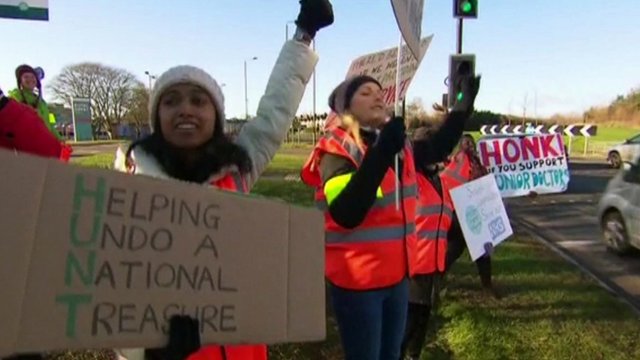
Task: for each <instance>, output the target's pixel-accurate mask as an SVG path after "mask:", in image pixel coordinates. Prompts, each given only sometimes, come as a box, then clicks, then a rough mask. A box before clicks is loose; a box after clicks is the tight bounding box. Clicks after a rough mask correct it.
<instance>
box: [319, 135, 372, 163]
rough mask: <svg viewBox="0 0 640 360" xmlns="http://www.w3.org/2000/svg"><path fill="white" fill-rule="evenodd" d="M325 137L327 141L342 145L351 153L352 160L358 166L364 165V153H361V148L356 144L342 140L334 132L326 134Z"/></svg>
mask: <svg viewBox="0 0 640 360" xmlns="http://www.w3.org/2000/svg"><path fill="white" fill-rule="evenodd" d="M325 137H326V138H327V139H331V140H335V141H336V142H338V144H340V145H342V146H343V147H344V148H345V149H346V150H347V152H348V153H349V156H351V159H353V161H354V162H355V163H356V164H357V165H358V166H359V165H360V164H362V159H363V158H364V154H363V153H362V151H360V148H359V147H358V145H356V144H355V143H354V142H352V141H349V140H348V139H346V138H345V139H341V138H340V135H338V134H337V133H335V132H333V131H332V132H328V133H327V134H325Z"/></svg>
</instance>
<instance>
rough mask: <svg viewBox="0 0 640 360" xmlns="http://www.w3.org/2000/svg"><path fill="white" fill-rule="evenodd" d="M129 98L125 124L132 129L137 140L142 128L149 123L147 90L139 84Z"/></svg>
mask: <svg viewBox="0 0 640 360" xmlns="http://www.w3.org/2000/svg"><path fill="white" fill-rule="evenodd" d="M131 96H132V97H131V103H130V106H129V111H128V112H127V114H126V116H125V122H127V123H128V124H129V125H131V127H133V129H134V130H135V131H136V138H137V137H140V133H141V130H142V128H143V127H145V126H146V125H147V124H148V123H149V106H148V105H149V89H148V88H147V87H145V86H144V85H143V84H139V85H138V86H136V87H134V88H133V90H132V92H131Z"/></svg>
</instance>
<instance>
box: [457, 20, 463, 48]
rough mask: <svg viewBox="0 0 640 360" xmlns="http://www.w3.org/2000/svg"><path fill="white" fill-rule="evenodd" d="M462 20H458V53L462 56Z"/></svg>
mask: <svg viewBox="0 0 640 360" xmlns="http://www.w3.org/2000/svg"><path fill="white" fill-rule="evenodd" d="M463 21H464V20H463V19H462V18H458V43H457V46H456V51H457V53H458V54H462V23H463Z"/></svg>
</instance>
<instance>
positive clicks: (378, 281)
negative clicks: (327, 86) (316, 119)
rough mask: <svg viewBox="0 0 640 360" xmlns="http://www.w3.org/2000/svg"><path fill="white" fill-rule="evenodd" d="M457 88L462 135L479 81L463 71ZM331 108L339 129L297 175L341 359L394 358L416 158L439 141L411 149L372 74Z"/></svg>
mask: <svg viewBox="0 0 640 360" xmlns="http://www.w3.org/2000/svg"><path fill="white" fill-rule="evenodd" d="M463 85H464V86H465V88H466V89H467V90H469V89H470V90H473V91H470V92H469V93H471V92H473V96H469V97H467V98H465V100H464V101H463V102H460V103H459V104H457V105H456V106H454V109H453V111H452V112H451V114H450V115H449V119H448V120H447V121H448V123H449V124H457V126H452V128H458V127H459V128H460V130H459V131H460V133H461V132H462V124H463V123H464V120H465V119H466V118H467V117H468V116H469V114H470V109H471V108H472V107H473V101H474V99H475V94H476V93H477V87H478V86H479V81H477V79H476V78H474V77H468V78H466V79H465V83H464V84H463ZM329 106H330V107H331V109H332V110H333V111H334V112H335V113H337V114H338V119H337V120H336V123H337V126H334V127H332V128H331V129H328V130H327V131H326V133H325V135H324V136H323V137H322V138H321V139H320V140H319V142H318V144H316V147H315V148H314V150H313V152H312V154H311V156H310V157H309V159H308V160H307V162H306V164H305V165H304V167H303V169H302V173H301V177H302V180H303V181H304V182H305V183H306V184H307V185H309V186H312V187H314V188H315V190H316V193H315V199H316V203H317V205H318V207H320V209H322V210H323V211H324V216H325V250H326V261H325V264H326V265H325V266H326V268H325V276H326V278H327V280H328V282H329V292H330V297H331V302H332V304H333V310H334V312H335V316H336V319H337V322H338V327H339V330H340V336H341V338H342V345H343V349H344V353H345V359H347V360H352V359H353V360H355V359H357V360H379V359H385V360H386V359H399V358H400V355H401V344H402V339H403V335H404V330H405V322H406V316H407V308H408V299H409V282H408V279H409V277H410V276H411V275H413V267H414V266H415V263H416V259H417V258H416V256H417V254H416V252H415V248H416V241H417V238H416V223H415V222H416V208H417V205H418V204H417V195H418V187H417V183H416V164H417V163H427V162H432V160H431V158H433V157H434V156H436V157H437V156H439V155H437V154H440V153H441V150H440V148H442V147H443V145H442V144H441V142H440V140H441V139H439V138H436V139H432V140H431V141H423V142H416V143H415V144H414V145H413V146H411V145H410V144H409V143H408V142H407V141H406V135H405V124H404V119H403V118H402V117H399V116H392V117H391V119H390V120H389V121H386V120H387V117H388V116H387V112H386V107H385V103H384V100H383V91H382V86H381V85H380V83H379V82H378V81H377V80H376V79H374V78H372V77H370V76H356V77H353V78H349V79H347V80H345V81H344V82H342V83H341V84H340V85H339V86H338V87H337V88H336V89H335V90H334V91H333V92H332V94H331V96H330V97H329ZM458 136H459V135H458ZM454 142H455V141H454ZM397 154H399V157H398V158H399V160H398V173H397V174H396V172H395V170H394V159H395V157H396V155H397ZM396 187H399V197H398V199H396Z"/></svg>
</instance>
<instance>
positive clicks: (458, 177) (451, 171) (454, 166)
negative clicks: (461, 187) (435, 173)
mask: <svg viewBox="0 0 640 360" xmlns="http://www.w3.org/2000/svg"><path fill="white" fill-rule="evenodd" d="M465 162H467V158H466V155H465V156H464V160H462V161H457V160H456V159H455V158H454V159H453V160H452V161H451V163H450V164H449V165H448V166H447V167H446V168H445V169H444V171H443V172H442V175H443V176H448V177H450V178H451V179H453V180H455V181H457V182H458V183H459V184H464V183H466V182H467V181H469V179H467V178H465V177H464V176H463V175H462V170H463V169H464V167H465V166H464V165H465Z"/></svg>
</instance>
